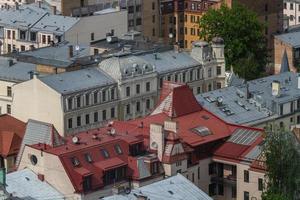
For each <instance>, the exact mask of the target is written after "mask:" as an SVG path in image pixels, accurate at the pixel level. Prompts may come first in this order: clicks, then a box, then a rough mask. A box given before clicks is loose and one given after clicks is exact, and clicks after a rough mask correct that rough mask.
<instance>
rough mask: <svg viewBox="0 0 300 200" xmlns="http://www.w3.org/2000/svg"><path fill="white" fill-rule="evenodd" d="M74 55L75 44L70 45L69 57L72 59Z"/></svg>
mask: <svg viewBox="0 0 300 200" xmlns="http://www.w3.org/2000/svg"><path fill="white" fill-rule="evenodd" d="M73 56H74V53H73V45H69V58H70V59H71V58H72V57H73Z"/></svg>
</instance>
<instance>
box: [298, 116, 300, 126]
mask: <svg viewBox="0 0 300 200" xmlns="http://www.w3.org/2000/svg"><path fill="white" fill-rule="evenodd" d="M297 124H300V115H298V116H297Z"/></svg>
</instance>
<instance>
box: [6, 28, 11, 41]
mask: <svg viewBox="0 0 300 200" xmlns="http://www.w3.org/2000/svg"><path fill="white" fill-rule="evenodd" d="M10 34H11V30H7V32H6V37H7V38H8V39H11V36H10Z"/></svg>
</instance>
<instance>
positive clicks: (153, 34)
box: [152, 28, 155, 37]
mask: <svg viewBox="0 0 300 200" xmlns="http://www.w3.org/2000/svg"><path fill="white" fill-rule="evenodd" d="M152 36H153V37H154V36H155V28H153V29H152Z"/></svg>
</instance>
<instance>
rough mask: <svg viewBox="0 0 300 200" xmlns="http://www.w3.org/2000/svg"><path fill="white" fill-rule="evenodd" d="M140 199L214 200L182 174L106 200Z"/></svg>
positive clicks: (105, 199)
mask: <svg viewBox="0 0 300 200" xmlns="http://www.w3.org/2000/svg"><path fill="white" fill-rule="evenodd" d="M139 197H147V198H148V199H155V200H174V199H181V200H212V198H211V197H209V196H208V195H207V194H206V193H205V192H203V191H202V190H201V189H199V188H198V187H197V186H195V185H194V184H193V183H192V182H190V181H189V180H188V179H186V178H185V177H184V176H182V175H181V174H177V175H176V176H172V177H170V178H167V179H164V180H162V181H158V182H155V183H152V184H150V185H146V186H143V187H140V188H138V189H134V190H132V191H131V193H130V194H128V195H113V196H110V197H105V198H104V200H138V199H139Z"/></svg>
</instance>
